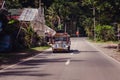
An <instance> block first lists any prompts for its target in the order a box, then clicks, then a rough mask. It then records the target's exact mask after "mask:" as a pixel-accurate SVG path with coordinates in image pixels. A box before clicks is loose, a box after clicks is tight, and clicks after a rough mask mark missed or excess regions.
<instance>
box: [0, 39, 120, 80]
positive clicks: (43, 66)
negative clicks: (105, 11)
mask: <svg viewBox="0 0 120 80" xmlns="http://www.w3.org/2000/svg"><path fill="white" fill-rule="evenodd" d="M71 41H72V45H71V52H70V53H52V51H51V49H49V50H47V51H45V52H44V53H40V54H39V55H37V56H34V57H32V58H29V59H27V60H26V61H25V62H20V63H18V64H16V65H12V66H9V67H8V68H6V69H4V70H1V71H0V80H120V63H118V62H117V61H115V60H114V59H112V58H110V57H108V56H106V55H105V54H103V52H102V51H99V50H98V49H96V48H95V47H94V46H92V44H91V43H89V42H88V41H87V40H86V39H85V38H72V40H71Z"/></svg>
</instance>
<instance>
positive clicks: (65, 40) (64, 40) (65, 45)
mask: <svg viewBox="0 0 120 80" xmlns="http://www.w3.org/2000/svg"><path fill="white" fill-rule="evenodd" d="M70 45H71V41H70V35H69V34H67V33H56V34H55V35H54V36H53V38H52V50H53V52H57V51H67V52H69V51H70Z"/></svg>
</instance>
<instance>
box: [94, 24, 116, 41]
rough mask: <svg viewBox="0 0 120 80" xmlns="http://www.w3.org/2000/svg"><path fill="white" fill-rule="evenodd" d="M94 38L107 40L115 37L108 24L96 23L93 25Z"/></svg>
mask: <svg viewBox="0 0 120 80" xmlns="http://www.w3.org/2000/svg"><path fill="white" fill-rule="evenodd" d="M95 33H96V40H98V41H109V40H114V39H115V34H114V29H113V27H112V26H109V25H97V26H96V27H95Z"/></svg>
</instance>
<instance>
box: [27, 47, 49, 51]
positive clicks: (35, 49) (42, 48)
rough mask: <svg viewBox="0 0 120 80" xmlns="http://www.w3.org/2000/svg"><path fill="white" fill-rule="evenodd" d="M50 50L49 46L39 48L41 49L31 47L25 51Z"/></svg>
mask: <svg viewBox="0 0 120 80" xmlns="http://www.w3.org/2000/svg"><path fill="white" fill-rule="evenodd" d="M48 48H50V46H41V47H33V48H30V49H27V50H28V51H29V50H30V51H31V50H34V51H43V50H46V49H48Z"/></svg>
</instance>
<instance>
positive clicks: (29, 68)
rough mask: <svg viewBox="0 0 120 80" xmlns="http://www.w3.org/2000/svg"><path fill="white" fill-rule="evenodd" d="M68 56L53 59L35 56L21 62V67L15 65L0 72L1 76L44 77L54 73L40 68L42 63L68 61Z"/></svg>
mask: <svg viewBox="0 0 120 80" xmlns="http://www.w3.org/2000/svg"><path fill="white" fill-rule="evenodd" d="M67 59H68V58H52V59H47V58H46V59H40V58H35V59H32V60H29V61H26V62H23V63H21V64H18V65H19V67H14V68H11V69H7V70H5V71H4V72H0V77H5V76H6V77H7V76H37V77H40V76H41V77H44V76H51V75H53V74H50V73H45V72H44V73H43V72H42V71H41V69H40V68H42V67H41V66H42V65H46V64H47V63H48V64H49V63H50V64H52V63H61V62H64V63H65V62H66V61H67Z"/></svg>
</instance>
